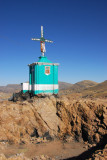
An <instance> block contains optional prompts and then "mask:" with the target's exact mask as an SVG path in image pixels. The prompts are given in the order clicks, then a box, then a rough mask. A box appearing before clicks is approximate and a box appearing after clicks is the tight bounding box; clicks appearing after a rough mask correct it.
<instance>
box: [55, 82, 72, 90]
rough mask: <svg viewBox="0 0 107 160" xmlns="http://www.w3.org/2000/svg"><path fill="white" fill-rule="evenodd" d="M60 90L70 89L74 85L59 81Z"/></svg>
mask: <svg viewBox="0 0 107 160" xmlns="http://www.w3.org/2000/svg"><path fill="white" fill-rule="evenodd" d="M58 83H59V90H66V89H69V88H70V87H71V86H72V85H73V84H71V83H66V82H61V81H59V82H58Z"/></svg>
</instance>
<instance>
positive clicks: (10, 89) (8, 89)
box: [0, 84, 21, 93]
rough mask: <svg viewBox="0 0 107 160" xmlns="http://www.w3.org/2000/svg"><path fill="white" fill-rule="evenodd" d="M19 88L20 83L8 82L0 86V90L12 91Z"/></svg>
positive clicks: (4, 91)
mask: <svg viewBox="0 0 107 160" xmlns="http://www.w3.org/2000/svg"><path fill="white" fill-rule="evenodd" d="M20 90H21V85H20V84H8V85H7V86H0V92H3V93H13V92H16V91H20Z"/></svg>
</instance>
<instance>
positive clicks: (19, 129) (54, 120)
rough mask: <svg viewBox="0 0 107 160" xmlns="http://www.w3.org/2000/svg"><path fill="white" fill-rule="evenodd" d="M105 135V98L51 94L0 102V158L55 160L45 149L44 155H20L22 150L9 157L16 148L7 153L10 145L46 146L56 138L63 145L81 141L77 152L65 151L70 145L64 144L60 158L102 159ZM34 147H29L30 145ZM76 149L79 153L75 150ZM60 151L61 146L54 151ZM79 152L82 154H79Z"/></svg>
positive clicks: (106, 104)
mask: <svg viewBox="0 0 107 160" xmlns="http://www.w3.org/2000/svg"><path fill="white" fill-rule="evenodd" d="M106 135H107V99H98V98H97V99H84V98H74V97H71V96H70V95H69V96H60V97H59V98H56V97H54V96H49V97H45V98H37V97H34V98H32V99H29V100H25V101H17V102H11V101H0V142H1V144H0V148H1V149H0V153H1V154H2V155H0V159H1V160H2V159H4V160H5V159H7V158H8V159H9V160H12V158H13V159H28V158H29V159H31V158H34V159H41V156H42V159H49V158H50V159H52V158H54V159H57V158H56V157H55V156H54V155H53V156H52V154H51V155H50V154H49V153H50V151H49V153H48V149H47V152H46V153H47V154H45V152H42V153H44V155H42V153H40V155H38V154H37V153H36V154H35V155H34V157H32V156H31V155H30V156H28V155H27V154H25V155H23V154H22V153H24V151H25V150H24V151H22V152H21V154H20V153H19V154H18V155H14V157H13V154H16V151H17V149H16V150H15V151H14V152H12V153H10V154H7V152H8V151H9V147H10V146H14V145H15V146H17V145H18V147H19V146H25V145H27V146H29V145H34V146H35V147H36V146H38V144H39V145H40V144H47V145H48V143H50V142H49V141H52V142H51V143H53V142H56V143H57V142H58V141H60V142H61V143H62V142H63V143H64V144H66V145H67V144H71V146H72V145H74V144H75V143H74V142H75V141H76V142H78V145H80V144H81V146H82V147H80V146H79V148H78V147H77V150H75V152H77V154H74V155H73V154H68V152H67V150H69V149H71V148H72V147H71V146H70V145H68V146H66V149H65V150H66V153H65V155H66V156H64V154H63V156H62V157H61V155H60V156H59V159H67V158H70V159H71V158H72V159H73V158H74V159H81V156H82V158H83V157H84V159H89V158H90V160H91V159H95V158H97V159H98V158H100V159H101V156H102V158H103V159H104V156H105V157H106V153H107V152H106V146H105V145H106V139H107V137H106ZM102 141H103V142H104V143H102ZM54 145H55V144H54ZM34 146H30V147H31V148H33V147H34ZM100 146H102V148H101V147H100ZM35 147H34V148H35ZM42 147H43V146H42ZM51 147H52V146H51ZM51 147H48V148H51ZM60 147H61V146H59V148H60ZM104 147H105V149H104ZM16 148H17V147H16ZM25 148H26V147H25ZM28 148H29V147H28ZM80 148H81V152H79V150H80ZM54 150H55V148H54V149H53V151H54ZM99 150H100V151H99ZM6 151H7V152H6ZM61 151H63V152H64V150H63V147H62V150H60V151H58V152H59V154H60V152H61ZM69 152H70V150H69ZM73 152H74V151H72V153H73ZM99 152H101V153H99ZM82 153H84V154H83V155H82ZM32 154H33V153H32ZM67 155H68V157H67ZM86 155H88V156H86ZM97 155H99V157H98V156H97ZM5 156H6V157H5ZM11 156H12V157H11ZM38 156H39V157H38ZM56 156H58V155H56ZM79 156H80V157H79ZM85 156H86V157H85ZM25 157H26V158H25ZM97 159H96V160H97Z"/></svg>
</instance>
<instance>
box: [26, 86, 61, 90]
mask: <svg viewBox="0 0 107 160" xmlns="http://www.w3.org/2000/svg"><path fill="white" fill-rule="evenodd" d="M31 88H32V90H33V91H36V90H44V91H45V90H55V89H58V88H59V86H58V84H34V85H29V90H31Z"/></svg>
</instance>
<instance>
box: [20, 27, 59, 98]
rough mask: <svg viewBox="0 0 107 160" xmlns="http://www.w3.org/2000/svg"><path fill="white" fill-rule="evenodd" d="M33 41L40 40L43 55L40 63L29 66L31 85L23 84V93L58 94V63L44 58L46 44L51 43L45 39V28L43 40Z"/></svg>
mask: <svg viewBox="0 0 107 160" xmlns="http://www.w3.org/2000/svg"><path fill="white" fill-rule="evenodd" d="M32 40H39V41H40V43H41V52H42V55H41V56H40V57H39V60H38V62H34V63H32V64H29V65H28V66H29V83H22V92H23V93H26V92H29V93H31V94H33V95H36V94H58V91H59V89H58V88H59V87H58V65H59V64H58V63H52V62H51V61H49V60H48V59H47V57H45V56H44V53H45V52H46V50H45V42H50V43H52V41H50V40H46V39H44V37H43V26H41V38H40V39H36V38H32Z"/></svg>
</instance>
